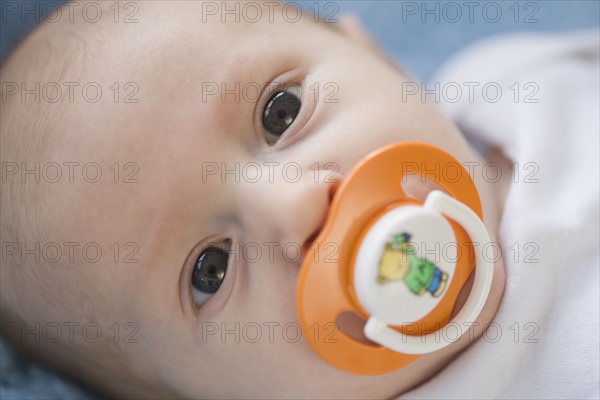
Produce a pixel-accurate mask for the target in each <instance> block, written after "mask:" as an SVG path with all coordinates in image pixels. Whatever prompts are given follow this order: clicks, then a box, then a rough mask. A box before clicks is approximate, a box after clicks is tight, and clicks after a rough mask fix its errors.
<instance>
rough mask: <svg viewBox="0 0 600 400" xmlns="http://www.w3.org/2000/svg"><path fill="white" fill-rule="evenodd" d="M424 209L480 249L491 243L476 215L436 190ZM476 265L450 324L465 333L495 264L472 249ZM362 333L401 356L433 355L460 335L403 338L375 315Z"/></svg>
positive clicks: (485, 294) (485, 292) (482, 299)
mask: <svg viewBox="0 0 600 400" xmlns="http://www.w3.org/2000/svg"><path fill="white" fill-rule="evenodd" d="M423 207H424V208H426V209H429V210H431V211H434V212H437V213H439V214H444V215H446V216H447V217H449V218H452V219H453V220H455V221H457V222H458V223H459V224H460V225H462V227H463V228H464V229H465V231H466V232H467V234H468V235H469V237H470V238H471V241H472V242H473V243H477V244H479V245H480V246H481V247H480V248H483V247H484V246H485V244H486V243H490V242H491V240H490V235H489V234H488V232H487V230H486V228H485V226H484V225H483V222H482V221H481V220H480V219H479V217H478V216H477V214H475V212H473V210H471V209H470V208H469V207H467V206H466V205H464V204H462V203H461V202H459V201H458V200H456V199H454V198H452V197H450V196H448V195H447V194H445V193H443V192H441V191H439V190H436V191H433V192H431V193H430V194H429V196H427V199H426V200H425V204H424V205H423ZM475 262H476V266H475V280H474V282H473V287H472V289H471V293H470V294H469V298H468V299H467V301H466V303H465V304H464V306H463V307H462V309H461V310H460V312H459V313H458V314H457V315H456V316H455V317H454V319H453V320H452V321H451V322H450V324H455V325H456V324H457V325H458V326H459V327H460V328H461V329H464V330H465V331H466V330H467V329H468V327H469V326H471V325H472V324H473V323H474V322H475V320H476V319H477V317H478V316H479V313H480V312H481V310H482V309H483V306H484V304H485V302H486V300H487V298H488V295H489V292H490V288H491V286H492V278H493V275H494V265H493V263H492V262H490V261H489V260H486V258H485V257H483V252H482V251H477V250H475ZM459 332H460V331H459ZM364 333H365V336H366V337H368V338H369V339H370V340H372V341H374V342H376V343H379V344H381V345H383V346H385V347H387V348H389V349H391V350H394V351H396V352H399V353H404V354H425V353H432V352H434V351H438V350H440V349H443V348H444V347H446V346H448V345H450V344H451V343H453V342H456V341H457V340H458V339H459V338H460V337H461V336H462V334H460V335H458V336H457V337H455V338H442V337H441V335H439V334H436V333H435V332H434V333H430V334H427V335H422V336H414V335H405V334H403V333H401V332H398V331H396V330H394V329H392V328H390V327H389V326H388V325H387V324H386V323H385V322H383V321H381V320H380V319H378V318H377V317H375V316H372V317H370V318H369V320H368V321H367V324H366V325H365V328H364ZM463 333H464V332H463Z"/></svg>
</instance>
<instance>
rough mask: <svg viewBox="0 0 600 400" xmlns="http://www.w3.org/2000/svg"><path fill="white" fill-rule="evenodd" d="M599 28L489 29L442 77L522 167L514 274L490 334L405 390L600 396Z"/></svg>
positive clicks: (458, 107) (451, 109)
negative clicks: (501, 32) (500, 32)
mask: <svg viewBox="0 0 600 400" xmlns="http://www.w3.org/2000/svg"><path fill="white" fill-rule="evenodd" d="M599 37H600V32H599V31H598V30H593V31H586V32H580V33H577V34H562V35H556V34H554V35H550V34H519V35H510V36H504V37H499V38H493V39H488V40H485V41H483V42H479V43H478V44H475V45H473V46H471V47H469V48H467V49H466V50H465V51H463V52H462V53H460V54H459V55H457V56H456V57H455V58H454V59H453V60H451V61H450V62H449V63H447V64H446V65H445V66H444V67H443V68H442V70H441V72H440V73H439V74H438V76H437V78H436V79H434V82H440V85H441V86H440V88H441V89H440V90H441V91H442V94H443V95H444V96H442V97H445V99H442V100H441V102H442V103H441V107H442V109H443V111H444V112H445V113H446V114H447V115H448V116H450V117H451V118H453V119H454V120H455V121H457V123H458V124H459V126H460V127H461V128H462V129H463V131H465V132H466V133H467V135H468V136H469V137H470V138H473V139H474V140H476V141H483V142H484V143H487V144H490V145H494V146H499V147H500V148H501V149H502V150H503V152H504V154H505V155H506V156H507V157H509V158H510V159H511V160H512V161H514V162H518V163H519V164H518V165H519V167H518V169H519V172H520V175H519V176H518V177H515V180H514V181H517V182H516V183H514V181H513V183H512V185H511V188H510V191H509V194H508V197H507V201H506V204H505V209H504V214H503V216H502V220H501V225H500V232H499V239H500V241H501V248H502V252H503V255H504V261H505V266H506V272H507V284H506V292H505V295H504V298H503V300H502V303H501V306H500V309H499V311H498V314H497V315H496V317H495V320H494V321H495V324H494V326H493V327H492V328H490V330H489V331H488V332H487V336H486V338H487V340H485V339H484V340H479V341H477V342H476V343H474V344H473V345H472V346H471V347H469V348H468V349H467V350H466V351H465V352H463V353H462V354H461V355H460V356H459V357H458V358H456V359H455V360H454V361H453V362H452V363H451V364H450V365H449V366H447V367H446V368H445V369H444V370H443V371H442V372H441V373H439V374H438V375H437V376H435V377H434V378H432V379H431V380H430V381H428V382H427V383H425V384H423V385H421V386H420V387H418V388H416V389H415V390H413V391H411V392H409V393H406V394H405V395H404V396H402V397H403V398H415V399H417V398H426V399H431V398H598V397H599V396H600V392H599V385H600V383H599V381H600V372H599V363H600V361H599V359H600V356H599V347H600V344H599V337H600V334H599V317H598V314H599V306H598V304H599V302H600V297H599V286H600V285H599V274H598V271H599V269H600V268H599V263H600V257H599V246H600V245H599V242H600V235H599V180H600V178H599V170H600V166H599V157H600V156H599V148H600V144H599V136H600V127H599V119H600V111H599V110H600V104H599V97H600V88H599V76H600V66H599V63H598V58H599V47H600V44H599ZM449 82H454V83H456V84H458V85H459V86H461V87H462V88H463V93H462V96H460V98H457V96H456V92H452V91H451V89H452V86H456V85H455V84H450V85H448V83H449ZM469 82H471V83H469ZM472 82H476V83H479V86H476V84H474V83H472ZM515 82H516V83H517V85H518V87H519V92H520V93H517V87H516V86H514V84H515ZM465 83H466V84H465ZM487 83H489V85H488V87H487V93H484V92H483V91H482V88H483V86H484V85H486V84H487ZM528 83H530V84H529V85H528V86H526V85H527V84H528ZM469 85H470V86H471V87H473V88H474V90H473V93H474V98H469V93H468V87H469ZM498 86H499V87H500V88H501V89H502V94H501V96H500V97H499V99H497V94H496V91H495V89H496V88H497V87H498ZM511 86H512V89H511ZM428 87H433V85H428ZM444 89H445V91H446V93H445V94H444ZM536 99H537V100H538V101H537V102H531V101H535V100H536ZM496 100H498V101H497V102H495V103H494V102H493V101H496ZM526 163H534V164H526ZM526 165H527V166H526ZM535 180H538V182H537V183H536V182H535ZM517 248H518V250H519V253H518V255H517V253H516V251H517ZM515 258H516V260H515ZM515 261H516V262H515ZM526 261H529V262H526ZM498 335H500V336H498Z"/></svg>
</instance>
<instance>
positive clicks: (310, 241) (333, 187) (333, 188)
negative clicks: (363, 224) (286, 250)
mask: <svg viewBox="0 0 600 400" xmlns="http://www.w3.org/2000/svg"><path fill="white" fill-rule="evenodd" d="M341 184H342V178H341V176H337V177H336V178H335V179H332V181H331V183H329V185H330V186H329V197H328V201H329V205H328V207H327V212H326V213H325V215H324V216H323V220H322V221H321V223H320V224H319V227H318V228H317V229H316V230H315V231H314V232H313V233H312V234H311V235H310V236H309V237H308V238H307V239H306V241H305V242H304V245H303V246H302V255H303V258H304V257H305V256H306V254H308V253H309V251H310V250H311V249H312V248H313V246H314V245H315V243H316V242H317V238H319V235H320V234H321V232H322V231H323V227H324V226H325V224H326V223H327V220H328V219H329V218H330V211H331V203H332V202H333V199H334V198H335V195H336V193H337V191H338V189H339V187H340V185H341Z"/></svg>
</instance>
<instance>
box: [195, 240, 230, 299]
mask: <svg viewBox="0 0 600 400" xmlns="http://www.w3.org/2000/svg"><path fill="white" fill-rule="evenodd" d="M228 262H229V252H228V251H227V249H224V248H223V246H221V247H217V246H210V247H207V248H206V249H204V250H203V251H202V253H200V255H199V256H198V259H197V260H196V264H195V265H194V270H193V272H192V294H193V297H194V301H195V302H196V304H197V305H202V304H203V303H204V302H206V300H208V299H209V298H210V296H211V295H212V294H213V293H215V292H216V291H217V290H219V287H220V286H221V283H222V282H223V279H224V278H225V273H226V272H227V265H228Z"/></svg>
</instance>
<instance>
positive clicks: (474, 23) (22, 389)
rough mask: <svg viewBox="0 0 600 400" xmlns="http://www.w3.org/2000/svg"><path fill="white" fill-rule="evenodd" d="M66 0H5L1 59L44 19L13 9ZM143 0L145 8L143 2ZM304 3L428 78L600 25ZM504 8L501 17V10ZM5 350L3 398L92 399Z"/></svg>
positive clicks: (557, 16)
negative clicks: (531, 41) (473, 48)
mask: <svg viewBox="0 0 600 400" xmlns="http://www.w3.org/2000/svg"><path fill="white" fill-rule="evenodd" d="M59 3H61V2H60V1H48V2H44V1H26V2H25V1H16V2H15V1H6V0H1V1H0V23H1V25H0V59H1V60H4V59H5V58H6V57H7V55H8V54H9V53H10V51H11V49H12V48H13V47H14V46H15V45H16V44H17V43H18V41H19V40H20V39H21V38H22V37H23V36H24V35H25V34H26V33H27V32H28V31H29V30H30V29H32V28H33V27H34V26H35V23H36V20H37V18H36V16H35V15H31V14H27V15H25V16H23V15H19V14H17V15H14V14H11V13H10V11H11V9H12V8H11V7H13V6H14V5H16V6H17V8H18V9H19V10H23V9H24V8H27V9H29V10H36V9H37V10H39V13H40V14H43V12H46V13H47V12H48V11H49V10H51V9H52V7H55V6H56V5H57V4H59ZM138 3H139V4H140V7H143V2H140V1H138ZM173 3H174V4H176V2H173ZM297 3H298V4H301V5H302V6H303V7H304V8H305V10H306V11H305V12H307V13H310V14H313V15H314V14H315V13H316V10H319V16H320V17H322V18H325V17H327V16H328V15H331V13H333V15H331V16H332V18H336V17H339V16H340V15H342V14H343V13H346V12H348V13H349V12H352V13H355V14H357V15H358V16H359V17H360V18H361V19H362V21H363V23H364V24H365V26H366V28H367V30H369V31H370V32H371V33H372V34H373V36H374V37H375V39H376V40H377V41H378V42H380V43H381V44H382V45H383V47H384V48H385V49H386V50H387V51H388V52H389V53H390V54H391V55H392V56H393V57H394V58H395V59H396V60H397V61H398V62H399V63H400V64H402V65H404V66H405V67H406V68H407V69H408V70H409V71H411V72H412V73H414V74H416V75H417V76H418V77H420V78H422V79H424V80H427V79H429V78H431V76H432V74H433V72H434V71H435V70H436V68H437V67H438V66H439V65H440V63H442V62H443V61H444V60H445V59H447V58H448V57H449V56H450V55H452V54H453V53H455V52H456V51H457V50H459V49H460V48H461V47H463V46H465V45H466V44H468V43H470V42H472V41H474V40H477V39H480V38H482V37H485V36H489V35H493V34H499V33H503V32H513V31H553V32H557V31H567V30H573V29H579V28H588V27H598V26H600V7H599V6H600V2H599V1H596V0H591V1H571V0H569V1H551V0H546V1H519V2H517V1H514V0H509V1H496V2H490V1H484V2H475V3H476V5H474V8H473V10H474V13H473V15H472V18H471V16H470V15H469V14H468V11H469V9H468V8H467V7H466V6H465V5H464V3H465V1H462V0H461V1H457V2H437V1H426V2H423V1H415V2H413V1H394V0H390V1H338V2H332V1H321V2H319V3H318V4H317V5H315V3H316V2H315V1H312V0H309V1H300V2H297ZM449 3H453V4H450V5H448V4H449ZM490 3H491V4H490ZM455 5H458V9H460V11H461V13H462V15H461V16H458V14H457V13H456V11H457V7H456V6H455ZM436 7H437V9H436ZM484 9H485V11H484ZM498 9H499V10H501V15H498V14H496V11H497V10H498ZM516 9H518V10H519V14H518V15H517V14H515V10H516ZM427 11H433V12H432V13H427ZM527 16H529V18H527ZM290 40H293V38H290ZM291 43H293V42H291ZM0 350H1V352H0V361H1V363H0V374H1V380H0V383H1V385H0V398H1V399H33V398H36V399H41V398H45V399H47V398H61V399H81V398H91V395H90V394H89V393H87V392H85V391H84V390H82V389H80V388H78V387H77V386H76V385H73V384H72V383H70V382H69V381H67V380H65V379H63V378H60V377H58V376H56V375H54V374H53V373H52V372H50V371H46V370H45V369H44V368H42V367H40V366H38V365H37V364H35V363H32V362H31V361H29V360H27V359H26V358H24V357H23V356H21V355H20V354H17V353H16V352H15V351H14V350H13V349H12V348H10V347H9V346H8V345H7V344H6V343H5V342H4V341H2V342H1V343H0Z"/></svg>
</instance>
